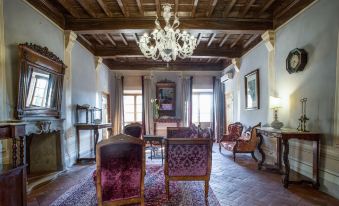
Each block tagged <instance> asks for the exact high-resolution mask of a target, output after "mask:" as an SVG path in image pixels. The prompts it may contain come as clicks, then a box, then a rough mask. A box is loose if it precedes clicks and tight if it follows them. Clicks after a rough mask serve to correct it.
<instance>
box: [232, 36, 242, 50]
mask: <svg viewBox="0 0 339 206" xmlns="http://www.w3.org/2000/svg"><path fill="white" fill-rule="evenodd" d="M243 36H244V34H239V36H238V38H236V39H235V41H234V42H233V44H232V45H231V46H230V48H233V47H234V46H235V45H237V43H238V42H239V41H240V39H241V38H242V37H243Z"/></svg>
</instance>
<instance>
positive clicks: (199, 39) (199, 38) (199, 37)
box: [197, 33, 202, 46]
mask: <svg viewBox="0 0 339 206" xmlns="http://www.w3.org/2000/svg"><path fill="white" fill-rule="evenodd" d="M201 37H202V34H201V33H199V34H198V38H197V46H198V45H199V44H200V41H201Z"/></svg>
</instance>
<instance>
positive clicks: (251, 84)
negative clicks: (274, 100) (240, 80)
mask: <svg viewBox="0 0 339 206" xmlns="http://www.w3.org/2000/svg"><path fill="white" fill-rule="evenodd" d="M259 85H260V82H259V69H256V70H254V71H252V72H250V73H248V74H246V75H245V109H248V110H252V109H260V87H259Z"/></svg>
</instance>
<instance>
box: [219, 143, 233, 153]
mask: <svg viewBox="0 0 339 206" xmlns="http://www.w3.org/2000/svg"><path fill="white" fill-rule="evenodd" d="M220 144H221V145H222V146H223V147H224V148H225V149H227V150H229V151H233V149H234V146H235V142H234V141H222V142H220Z"/></svg>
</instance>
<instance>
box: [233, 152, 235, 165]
mask: <svg viewBox="0 0 339 206" xmlns="http://www.w3.org/2000/svg"><path fill="white" fill-rule="evenodd" d="M233 161H234V162H235V152H234V151H233Z"/></svg>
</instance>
